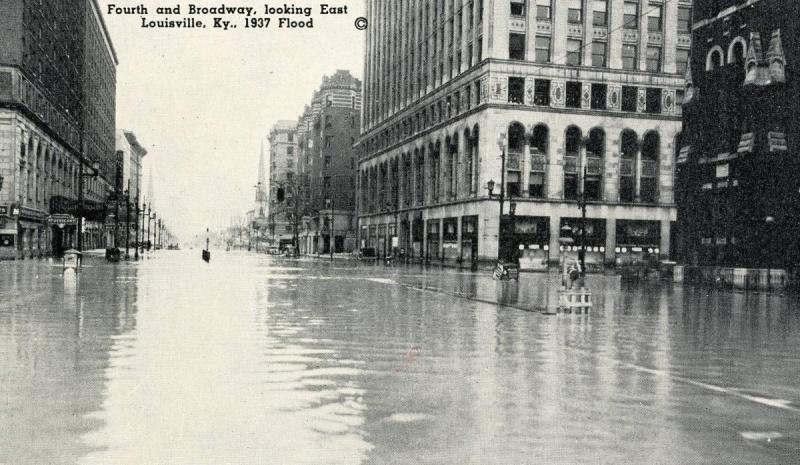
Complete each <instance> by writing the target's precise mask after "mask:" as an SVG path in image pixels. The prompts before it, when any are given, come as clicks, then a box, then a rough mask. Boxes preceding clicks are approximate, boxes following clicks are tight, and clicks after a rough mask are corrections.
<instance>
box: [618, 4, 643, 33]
mask: <svg viewBox="0 0 800 465" xmlns="http://www.w3.org/2000/svg"><path fill="white" fill-rule="evenodd" d="M622 25H623V27H624V28H625V29H639V4H638V3H636V2H625V4H624V5H623V7H622Z"/></svg>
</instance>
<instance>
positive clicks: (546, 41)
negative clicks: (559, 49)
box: [536, 36, 550, 63]
mask: <svg viewBox="0 0 800 465" xmlns="http://www.w3.org/2000/svg"><path fill="white" fill-rule="evenodd" d="M536 62H537V63H549V62H550V38H549V37H545V36H536Z"/></svg>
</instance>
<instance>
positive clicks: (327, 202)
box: [325, 198, 336, 261]
mask: <svg viewBox="0 0 800 465" xmlns="http://www.w3.org/2000/svg"><path fill="white" fill-rule="evenodd" d="M325 208H326V209H327V210H328V212H329V215H330V216H329V218H330V221H329V222H328V234H329V235H330V236H329V242H330V248H331V250H330V252H331V261H333V249H334V247H335V244H336V243H335V239H334V233H335V230H334V226H333V199H332V198H327V199H325Z"/></svg>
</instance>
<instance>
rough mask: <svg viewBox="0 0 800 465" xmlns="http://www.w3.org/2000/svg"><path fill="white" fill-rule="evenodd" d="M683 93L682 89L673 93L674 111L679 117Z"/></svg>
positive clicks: (681, 110)
mask: <svg viewBox="0 0 800 465" xmlns="http://www.w3.org/2000/svg"><path fill="white" fill-rule="evenodd" d="M684 95H685V92H684V90H683V89H678V90H676V91H675V111H676V112H677V113H678V114H679V115H680V114H681V113H682V112H683V97H684Z"/></svg>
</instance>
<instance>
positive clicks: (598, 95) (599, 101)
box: [592, 84, 607, 110]
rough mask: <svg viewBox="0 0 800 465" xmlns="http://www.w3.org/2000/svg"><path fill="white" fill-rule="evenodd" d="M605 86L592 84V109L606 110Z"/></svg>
mask: <svg viewBox="0 0 800 465" xmlns="http://www.w3.org/2000/svg"><path fill="white" fill-rule="evenodd" d="M606 93H607V86H606V85H605V84H592V109H594V110H605V109H606Z"/></svg>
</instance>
